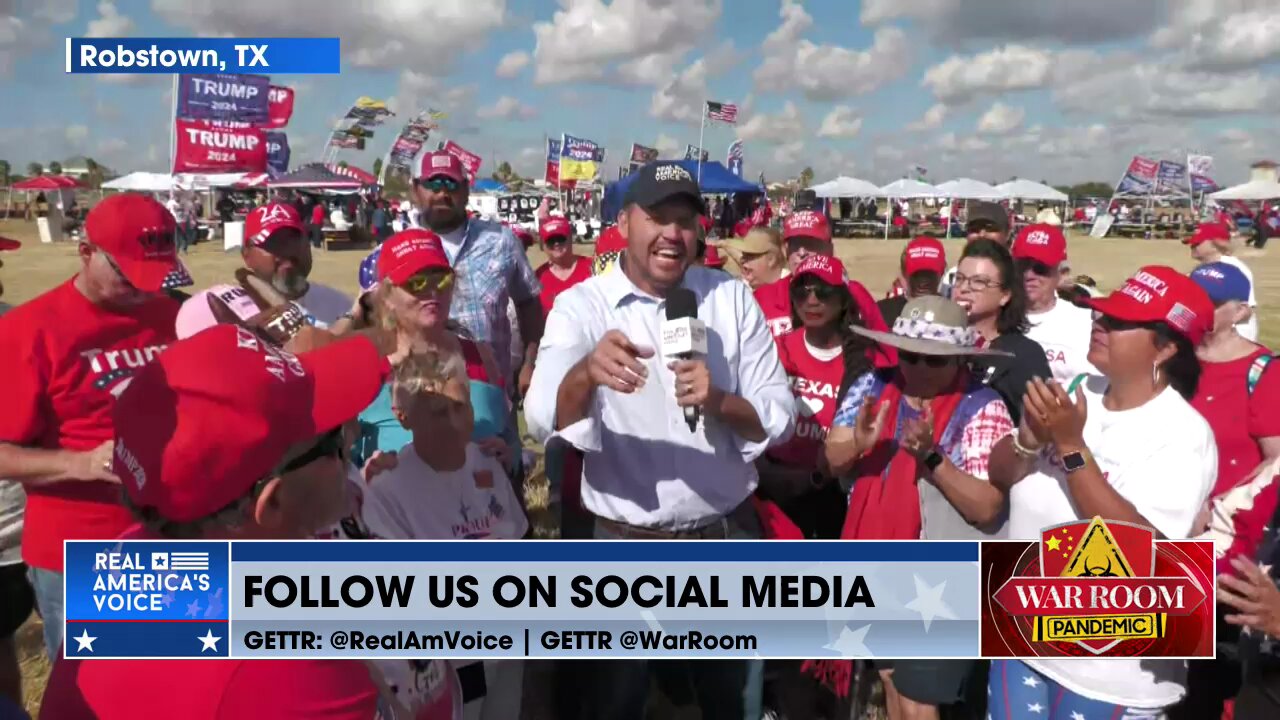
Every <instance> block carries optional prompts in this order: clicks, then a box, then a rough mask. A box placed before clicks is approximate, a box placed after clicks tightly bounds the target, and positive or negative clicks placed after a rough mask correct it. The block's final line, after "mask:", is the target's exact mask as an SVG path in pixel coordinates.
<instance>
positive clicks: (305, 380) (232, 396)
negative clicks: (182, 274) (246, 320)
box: [112, 325, 391, 522]
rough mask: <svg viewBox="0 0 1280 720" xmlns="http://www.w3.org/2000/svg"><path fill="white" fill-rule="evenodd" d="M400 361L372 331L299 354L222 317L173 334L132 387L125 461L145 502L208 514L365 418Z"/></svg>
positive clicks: (118, 413)
mask: <svg viewBox="0 0 1280 720" xmlns="http://www.w3.org/2000/svg"><path fill="white" fill-rule="evenodd" d="M390 371H391V368H390V365H388V363H387V360H386V359H385V358H383V357H382V356H381V355H380V354H379V352H378V349H377V347H376V346H375V345H374V344H373V342H372V341H370V340H369V339H368V338H366V337H362V336H355V337H351V338H343V339H341V340H337V341H335V342H332V343H330V344H328V345H326V346H324V347H321V348H318V349H316V350H312V351H310V352H305V353H302V354H299V355H294V354H292V353H289V352H286V351H284V350H282V349H280V348H277V347H275V346H274V345H272V344H271V343H269V342H266V341H264V340H262V339H260V338H259V337H258V336H257V335H255V334H254V333H253V332H252V331H250V330H247V329H245V328H242V327H240V326H237V325H215V326H214V327H211V328H209V329H208V330H205V331H204V332H201V333H199V334H197V335H194V336H192V337H191V338H188V339H186V340H179V341H178V342H176V343H174V344H173V345H170V346H169V348H168V349H167V350H165V351H164V352H163V353H161V354H160V355H158V356H157V357H156V359H155V361H154V362H152V363H149V364H148V365H147V366H146V367H145V368H143V369H142V370H140V371H139V372H138V374H137V375H135V376H134V377H133V379H132V380H131V381H130V382H129V385H128V387H126V388H125V390H124V392H123V393H121V395H120V398H119V399H118V400H117V401H116V403H115V407H114V409H113V411H112V418H113V421H114V423H115V450H114V458H113V470H114V471H115V474H116V476H117V477H119V478H120V479H121V481H122V483H123V485H124V490H125V492H126V493H128V494H129V497H130V499H131V500H132V501H133V502H134V504H136V505H139V506H141V507H151V508H155V509H156V510H157V511H158V512H159V513H160V515H161V516H162V517H164V518H165V519H168V520H173V521H177V522H189V521H191V520H195V519H198V518H201V517H204V516H206V515H209V514H211V513H213V512H216V511H217V510H220V509H222V508H224V507H226V506H227V505H229V504H231V503H232V502H233V501H235V500H236V499H237V498H240V497H242V496H244V495H245V494H246V493H247V492H249V490H250V488H252V487H253V485H254V483H256V482H258V481H259V480H261V479H262V478H264V477H268V476H270V474H271V473H272V472H273V470H274V469H275V468H277V467H278V466H279V464H280V462H281V460H283V459H284V456H285V453H287V452H288V451H289V450H290V449H292V448H295V447H297V446H298V445H300V444H302V443H305V442H306V441H307V440H309V439H311V438H314V437H316V436H317V435H320V434H323V433H326V432H328V431H330V430H333V429H334V428H336V427H338V426H340V425H341V424H342V423H344V422H346V421H348V420H350V419H352V418H354V417H356V416H357V415H358V414H359V413H360V411H361V410H363V409H365V408H366V407H368V405H369V403H371V402H372V401H373V399H374V398H375V397H377V395H378V391H379V390H380V389H381V388H382V384H383V382H384V381H385V380H386V378H387V376H388V375H389V374H390Z"/></svg>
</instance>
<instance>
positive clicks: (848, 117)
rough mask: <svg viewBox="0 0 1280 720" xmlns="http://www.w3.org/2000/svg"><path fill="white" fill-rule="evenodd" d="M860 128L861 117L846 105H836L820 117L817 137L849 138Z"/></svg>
mask: <svg viewBox="0 0 1280 720" xmlns="http://www.w3.org/2000/svg"><path fill="white" fill-rule="evenodd" d="M860 130H862V118H861V117H860V116H859V115H858V114H857V113H855V112H854V111H853V108H851V107H849V106H847V105H837V106H835V107H834V108H832V109H831V112H830V113H827V116H826V117H825V118H823V119H822V125H821V126H820V127H819V128H818V137H833V138H851V137H854V136H856V135H857V134H858V132H859V131H860Z"/></svg>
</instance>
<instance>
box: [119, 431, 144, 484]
mask: <svg viewBox="0 0 1280 720" xmlns="http://www.w3.org/2000/svg"><path fill="white" fill-rule="evenodd" d="M115 454H116V459H117V460H119V461H120V462H121V463H122V464H123V465H124V466H125V468H127V469H128V470H129V474H130V475H132V476H133V483H134V484H135V485H137V486H138V489H139V490H141V489H142V488H144V487H146V484H147V471H146V469H145V468H143V467H142V463H140V462H138V458H137V457H136V456H135V455H134V454H133V453H132V452H130V450H129V448H127V447H125V445H124V441H123V440H121V439H120V438H116V442H115Z"/></svg>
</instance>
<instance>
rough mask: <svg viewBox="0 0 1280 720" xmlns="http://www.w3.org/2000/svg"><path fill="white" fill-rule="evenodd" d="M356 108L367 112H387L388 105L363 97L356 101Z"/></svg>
mask: <svg viewBox="0 0 1280 720" xmlns="http://www.w3.org/2000/svg"><path fill="white" fill-rule="evenodd" d="M356 107H358V108H364V109H366V110H386V109H387V104H386V103H385V102H383V101H381V100H374V99H373V98H371V97H362V98H360V99H359V100H356Z"/></svg>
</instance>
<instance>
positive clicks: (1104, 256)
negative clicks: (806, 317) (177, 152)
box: [0, 221, 1280, 714]
mask: <svg viewBox="0 0 1280 720" xmlns="http://www.w3.org/2000/svg"><path fill="white" fill-rule="evenodd" d="M0 236H5V237H11V238H14V239H17V240H20V241H22V243H23V247H22V248H21V249H19V250H17V251H15V252H9V253H5V254H4V255H3V256H2V257H0V259H3V261H4V268H3V269H0V281H3V283H4V288H5V289H4V296H3V298H0V299H2V300H3V301H5V302H8V303H10V304H14V305H16V304H18V303H21V302H25V301H27V300H30V299H31V298H33V297H35V296H36V295H39V294H40V293H42V292H44V291H45V290H48V289H49V288H51V287H53V286H54V285H56V284H57V283H59V282H61V281H63V280H65V279H66V278H68V277H70V276H71V275H72V274H73V273H75V272H76V269H77V267H78V261H77V258H76V248H75V245H74V244H72V243H62V244H58V245H42V244H40V242H39V240H38V239H37V238H36V232H35V225H34V224H33V223H23V222H16V221H0ZM903 244H904V241H902V240H890V241H883V240H878V239H875V240H846V239H840V240H837V241H836V252H837V254H838V255H839V256H840V259H841V260H843V261H844V263H845V265H846V266H847V267H848V270H849V273H850V274H851V275H852V276H853V277H854V278H855V279H857V280H859V281H861V282H862V283H863V284H864V285H866V286H867V288H868V289H869V290H870V291H871V292H872V294H873V295H875V296H876V297H880V296H882V295H883V294H884V293H885V292H886V291H887V290H888V289H889V287H890V285H891V284H892V283H893V279H894V277H895V276H896V275H897V273H898V257H899V255H900V253H901V251H902V246H903ZM962 244H963V241H961V240H948V241H946V247H947V253H948V255H949V256H950V257H951V258H952V259H953V260H954V258H955V257H958V256H959V253H960V249H961V246H962ZM365 252H366V251H364V250H334V251H330V252H320V251H317V252H316V254H315V266H314V269H313V271H312V274H311V277H312V279H313V280H317V281H319V282H323V283H325V284H328V285H332V286H334V287H337V288H339V289H341V290H343V291H345V292H347V293H354V292H355V291H356V289H357V287H358V285H357V268H358V266H359V263H360V260H361V259H362V258H363V257H364V255H365ZM579 252H590V251H589V249H587V248H586V246H580V248H579ZM1237 254H1238V255H1239V256H1240V257H1241V258H1242V259H1244V260H1245V262H1247V263H1248V264H1249V266H1250V267H1251V268H1252V269H1253V273H1254V278H1255V281H1256V282H1257V285H1258V287H1257V294H1258V297H1259V298H1260V299H1261V300H1260V301H1261V304H1262V306H1263V307H1262V308H1261V316H1260V323H1261V328H1262V340H1263V342H1264V343H1266V344H1267V345H1268V346H1270V347H1276V345H1277V344H1278V343H1280V303H1276V302H1275V301H1273V300H1272V295H1275V294H1277V291H1280V256H1275V255H1267V254H1266V253H1262V252H1259V251H1256V250H1252V249H1248V250H1242V251H1238V252H1237ZM1070 256H1071V265H1072V269H1073V272H1074V273H1086V274H1089V275H1092V276H1093V277H1094V278H1095V279H1097V280H1098V282H1099V284H1100V285H1101V286H1102V287H1103V288H1104V289H1108V290H1109V289H1111V288H1114V287H1115V286H1116V285H1118V284H1120V283H1121V282H1123V280H1124V279H1125V278H1126V277H1128V275H1129V274H1130V273H1132V272H1133V271H1134V270H1135V269H1137V268H1138V267H1139V266H1141V265H1144V264H1165V265H1171V266H1173V267H1175V268H1178V269H1180V270H1183V271H1189V270H1191V269H1192V268H1193V267H1194V265H1195V264H1194V262H1193V261H1192V260H1191V258H1190V255H1189V253H1188V251H1187V248H1186V247H1185V246H1184V245H1182V244H1181V243H1179V242H1176V241H1173V240H1130V239H1105V240H1095V239H1092V238H1089V237H1086V236H1083V235H1073V236H1071V239H1070ZM543 259H544V257H543V255H542V253H541V251H540V250H538V249H533V250H531V251H530V261H531V262H533V263H534V264H535V266H536V265H537V264H539V263H541V262H542V261H543ZM185 260H186V263H187V267H188V268H189V269H190V271H191V274H192V276H193V277H194V279H195V281H196V287H197V288H202V287H207V286H209V285H212V284H215V283H219V282H234V279H233V277H232V272H233V271H234V270H235V268H236V267H238V266H239V263H240V258H239V254H238V253H234V252H232V253H224V252H223V251H222V250H221V248H220V247H215V246H213V245H212V244H210V243H204V244H201V245H198V246H197V247H196V248H194V249H193V250H192V252H191V254H190V255H189V256H187V257H186V258H185ZM528 496H529V499H530V506H531V507H530V511H531V512H530V514H531V515H532V516H533V517H531V520H532V521H533V524H534V525H535V526H537V527H539V529H540V531H539V534H540V535H543V536H545V535H546V534H547V532H546V530H547V528H548V527H549V525H548V523H549V515H548V509H547V506H546V498H547V493H546V486H545V480H544V479H543V478H542V476H541V473H540V467H539V468H535V472H534V473H533V474H532V477H531V478H530V488H529V493H528ZM540 520H541V522H539V521H540ZM20 644H21V650H20V652H21V655H22V666H23V674H24V679H25V681H26V698H27V705H28V709H29V710H30V711H32V713H33V714H34V711H35V709H36V706H37V703H38V700H39V698H40V696H41V695H42V694H43V687H44V679H45V676H46V674H47V672H48V666H47V663H46V662H45V660H44V657H43V652H42V650H41V647H42V646H41V643H40V633H39V629H38V621H35V620H33V621H32V622H29V623H28V625H27V626H26V627H24V628H23V630H22V633H21V635H20Z"/></svg>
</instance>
